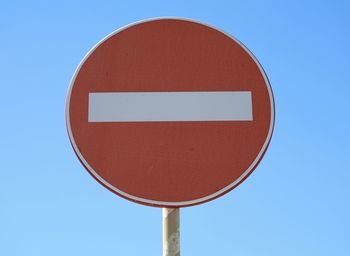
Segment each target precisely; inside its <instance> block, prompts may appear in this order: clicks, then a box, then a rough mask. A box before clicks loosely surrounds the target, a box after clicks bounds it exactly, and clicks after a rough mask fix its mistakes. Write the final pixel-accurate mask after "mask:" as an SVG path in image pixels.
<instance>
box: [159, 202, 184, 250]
mask: <svg viewBox="0 0 350 256" xmlns="http://www.w3.org/2000/svg"><path fill="white" fill-rule="evenodd" d="M163 256H180V208H163Z"/></svg>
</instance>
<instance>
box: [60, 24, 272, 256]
mask: <svg viewBox="0 0 350 256" xmlns="http://www.w3.org/2000/svg"><path fill="white" fill-rule="evenodd" d="M274 120H275V111H274V100H273V94H272V89H271V86H270V83H269V81H268V79H267V76H266V74H265V72H264V70H263V68H262V67H261V65H260V64H259V62H258V61H257V59H256V58H255V57H254V55H253V54H252V53H251V52H250V51H249V50H248V49H247V48H246V47H245V46H244V45H243V44H242V43H241V42H239V41H238V40H236V39H235V38H233V37H232V36H230V35H228V34H226V33H224V32H222V31H220V30H217V29H215V28H213V27H211V26H208V25H206V24H202V23H199V22H196V21H192V20H186V19H175V18H163V19H152V20H147V21H142V22H138V23H134V24H131V25H129V26H126V27H124V28H121V29H119V30H117V31H115V32H113V33H112V34H110V35H109V36H107V37H106V38H104V39H103V40H102V41H100V42H99V43H98V44H97V45H96V46H95V47H93V48H92V49H91V50H90V51H89V53H88V54H87V55H86V56H85V58H84V59H83V60H82V62H81V63H80V65H79V66H78V68H77V70H76V72H75V74H74V76H73V78H72V81H71V84H70V87H69V90H68V94H67V101H66V123H67V131H68V135H69V139H70V142H71V144H72V147H73V149H74V152H75V153H76V155H77V157H78V158H79V160H80V162H81V163H82V164H83V166H84V167H85V168H86V170H87V171H88V172H89V173H90V174H91V175H92V176H93V178H95V179H96V180H97V181H98V182H99V183H100V184H102V185H103V186H105V187H106V188H107V189H109V190H110V191H112V192H113V193H115V194H117V195H119V196H121V197H123V198H125V199H128V200H130V201H133V202H136V203H140V204H144V205H149V206H155V207H162V208H164V210H163V224H164V226H163V241H164V249H163V252H164V253H163V255H167V256H170V255H177V254H179V208H181V207H186V206H192V205H197V204H201V203H205V202H208V201H210V200H213V199H215V198H217V197H220V196H222V195H224V194H225V193H227V192H229V191H230V190H232V189H234V188H235V187H237V186H238V185H239V184H241V183H242V182H243V181H244V180H245V179H246V178H247V177H248V176H249V175H250V174H251V173H252V172H253V171H254V169H255V168H256V167H257V165H258V164H259V162H260V161H261V159H262V157H263V155H264V154H265V152H266V150H267V147H268V145H269V143H270V140H271V136H272V132H273V127H274Z"/></svg>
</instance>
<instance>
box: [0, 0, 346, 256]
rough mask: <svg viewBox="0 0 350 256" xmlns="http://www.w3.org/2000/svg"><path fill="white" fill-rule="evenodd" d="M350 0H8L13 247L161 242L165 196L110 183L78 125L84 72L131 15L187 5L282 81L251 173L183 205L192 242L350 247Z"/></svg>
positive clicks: (286, 251) (182, 13) (0, 168)
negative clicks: (157, 204)
mask: <svg viewBox="0 0 350 256" xmlns="http://www.w3.org/2000/svg"><path fill="white" fill-rule="evenodd" d="M349 13H350V5H349V3H348V1H345V0H344V1H219V0H218V1H142V2H141V1H56V2H53V1H6V3H5V1H3V2H2V3H1V4H0V32H1V40H0V86H1V100H0V115H1V120H2V121H1V126H0V134H1V135H0V136H1V139H0V145H1V147H0V255H6V256H12V255H15V256H17V255H18V256H19V255H25V256H41V255H45V256H46V255H50V256H56V255H60V256H61V255H65V256H69V255H74V256H76V255H84V256H90V255H161V253H162V244H161V241H162V240H161V209H158V208H151V207H146V206H142V205H137V204H134V203H131V202H129V201H126V200H124V199H121V198H119V197H117V196H115V195H114V194H112V193H110V192H109V191H107V190H106V189H104V188H103V187H102V186H100V185H99V184H98V183H97V182H95V181H94V180H93V179H92V178H91V177H90V175H89V174H88V173H87V172H86V171H85V170H84V168H83V167H82V166H81V165H80V163H79V161H78V160H77V158H76V157H75V155H74V153H73V150H72V149H71V146H70V144H69V140H68V136H67V134H66V128H65V120H64V107H65V96H66V91H67V88H68V85H69V81H70V79H71V76H72V75H73V73H74V70H75V68H76V66H77V65H78V64H79V62H80V60H81V59H82V58H83V56H84V55H85V54H86V52H87V51H88V50H89V49H90V48H91V47H92V46H93V45H94V44H95V43H97V42H98V41H99V40H100V39H101V38H103V37H104V36H105V35H107V34H109V33H111V32H112V31H114V30H115V29H117V28H119V27H121V26H124V25H126V24H128V23H131V22H134V21H138V20H141V19H145V18H151V17H158V16H179V17H186V18H192V19H197V20H199V21H202V22H205V23H209V24H212V25H214V26H216V27H218V28H220V29H222V30H224V31H226V32H228V33H230V34H232V35H233V36H235V37H236V38H238V39H239V40H241V41H242V42H243V43H244V44H245V45H246V46H247V47H248V48H249V49H250V50H251V51H252V52H253V53H254V54H255V55H256V56H257V58H258V59H259V61H260V62H261V64H262V65H263V67H264V68H265V70H266V72H267V75H268V76H269V79H270V81H271V84H272V87H273V89H274V94H275V100H276V114H277V116H276V127H275V133H274V136H273V138H272V142H271V145H270V148H269V150H268V152H267V154H266V156H265V158H264V159H263V161H262V162H261V164H260V165H259V167H258V168H257V169H256V171H255V172H254V173H253V175H251V176H250V177H249V178H248V179H247V180H246V181H245V182H244V183H243V184H242V185H241V186H239V187H238V188H237V189H235V190H234V191H232V192H231V193H229V194H227V195H226V196H224V197H221V198H219V199H217V200H215V201H212V202H210V203H207V204H203V205H200V206H195V207H190V208H185V209H183V210H182V211H181V250H182V255H210V256H212V255H235V256H236V255H237V256H238V255H242V256H249V255H252V256H253V255H254V256H255V255H260V256H265V255H266V256H275V255H276V256H280V255H284V256H289V255H290V256H303V255H305V256H306V255H307V256H310V255H318V256H323V255H327V256H329V255H337V256H348V255H349V252H350V242H349V241H350V220H349V216H350V186H349V184H350V167H349V166H350V160H349V159H350V156H349V155H350V149H349V147H350V146H349V145H350V136H349V131H350V106H349V105H350V104H349V102H350V100H349V94H350V29H349V27H350V15H349Z"/></svg>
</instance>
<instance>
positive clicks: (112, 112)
mask: <svg viewBox="0 0 350 256" xmlns="http://www.w3.org/2000/svg"><path fill="white" fill-rule="evenodd" d="M88 118H89V122H152V121H153V122H154V121H156V122H157V121H160V122H161V121H163V122H166V121H252V120H253V113H252V97H251V92H249V91H240V92H237V91H230V92H228V91H225V92H97V93H89V116H88Z"/></svg>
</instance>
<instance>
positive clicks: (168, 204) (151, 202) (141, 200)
mask: <svg viewBox="0 0 350 256" xmlns="http://www.w3.org/2000/svg"><path fill="white" fill-rule="evenodd" d="M157 20H180V21H189V22H193V23H196V24H199V25H203V26H206V27H209V28H211V29H214V30H216V31H218V32H220V33H222V34H224V35H226V36H227V37H229V38H230V39H232V40H233V41H234V42H236V43H237V44H239V45H240V46H241V47H242V48H243V50H244V51H245V52H246V53H248V55H249V56H250V57H251V58H252V59H253V60H254V62H255V64H256V65H257V66H258V68H259V70H260V73H261V75H262V76H263V78H264V81H265V84H266V87H267V90H268V94H269V99H270V111H271V119H270V126H269V131H268V134H267V137H266V139H265V142H264V144H263V146H262V148H261V149H260V151H259V153H258V155H257V156H256V158H255V159H254V161H253V162H252V163H251V164H250V166H249V167H248V168H247V169H246V170H245V171H244V172H243V174H242V175H241V176H240V177H239V178H238V179H236V180H235V181H233V182H232V183H230V184H229V185H227V186H226V187H224V188H222V189H220V190H218V191H216V192H215V193H212V194H210V195H207V196H204V197H201V198H197V199H193V200H188V201H182V202H167V201H157V200H151V199H146V198H142V197H137V196H134V195H130V194H128V193H126V192H124V191H122V190H120V189H118V188H116V187H114V186H113V185H111V184H110V183H108V182H107V181H106V180H105V179H103V178H102V177H101V176H100V175H99V174H98V173H97V172H96V171H95V170H94V169H93V168H92V167H91V166H90V165H89V163H88V162H87V161H86V160H85V158H84V157H83V155H82V154H81V152H80V151H79V148H78V146H77V145H76V143H75V140H74V137H73V133H72V129H71V125H70V115H69V107H70V97H71V92H72V89H73V86H74V83H75V79H76V77H77V75H78V73H79V71H80V69H81V67H82V66H83V64H84V63H85V61H86V60H87V59H88V58H89V57H90V55H91V54H92V53H93V52H94V51H95V49H97V47H99V46H100V45H101V44H102V43H103V42H105V41H106V40H108V39H109V38H110V37H112V36H114V35H116V34H118V33H119V32H121V31H123V30H125V29H127V28H129V27H132V26H135V25H138V24H142V23H146V22H151V21H157ZM65 106H66V107H65V119H66V128H67V132H68V137H69V140H70V143H71V145H72V147H73V150H74V152H75V154H76V155H77V157H78V159H79V161H80V162H81V163H82V164H83V166H84V167H85V169H86V170H87V171H88V172H89V173H90V174H91V176H92V177H93V178H95V179H96V180H97V181H98V182H99V183H101V184H102V185H103V186H105V187H106V188H107V189H109V190H110V191H112V192H113V193H115V194H117V195H119V196H121V197H123V198H125V199H128V200H131V201H133V202H137V203H141V204H145V205H150V206H156V207H186V206H192V205H197V204H201V203H205V202H208V201H211V200H213V199H215V198H218V197H220V196H222V195H224V194H226V193H228V192H229V191H231V190H233V189H234V188H235V187H237V186H238V185H239V184H240V183H242V182H243V181H244V180H245V179H246V178H247V177H248V176H249V175H250V174H251V173H252V172H253V171H254V170H255V168H256V167H257V166H258V164H259V162H260V161H261V159H262V158H263V156H264V154H265V152H266V150H267V148H268V146H269V144H270V141H271V137H272V134H273V130H274V124H275V102H274V97H273V91H272V87H271V84H270V82H269V79H268V77H267V75H266V73H265V71H264V69H263V67H262V66H261V64H260V63H259V61H258V59H257V58H256V57H255V56H254V54H253V53H252V52H251V51H250V50H249V49H248V48H247V47H246V46H245V45H244V44H243V43H242V42H240V41H239V40H238V39H236V38H235V37H234V36H232V35H230V34H229V33H226V32H224V31H222V30H221V29H218V28H217V27H215V26H212V25H209V24H207V23H204V22H200V21H197V20H194V19H190V18H183V17H174V16H170V17H167V16H165V17H156V18H148V19H142V20H139V21H136V22H133V23H130V24H128V25H125V26H123V27H121V28H119V29H117V30H115V31H113V32H112V33H110V34H108V35H107V36H105V37H104V38H103V39H101V40H100V41H99V42H98V43H97V44H95V45H94V46H93V47H92V48H91V49H90V50H89V51H88V52H87V54H86V55H85V56H84V58H83V59H82V60H81V61H80V63H79V65H78V67H77V68H76V70H75V72H74V74H73V76H72V78H71V81H70V84H69V88H68V91H67V96H66V104H65Z"/></svg>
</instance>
